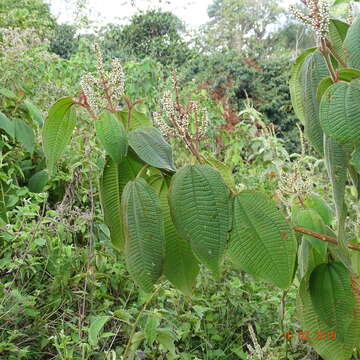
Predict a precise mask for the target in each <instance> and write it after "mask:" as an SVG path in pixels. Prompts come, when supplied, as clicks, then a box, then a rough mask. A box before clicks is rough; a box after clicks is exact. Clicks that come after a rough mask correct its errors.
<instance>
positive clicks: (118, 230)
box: [100, 153, 143, 251]
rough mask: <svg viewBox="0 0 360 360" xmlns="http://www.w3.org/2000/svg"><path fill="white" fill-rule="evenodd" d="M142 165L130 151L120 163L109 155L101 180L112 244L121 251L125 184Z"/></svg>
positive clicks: (103, 204)
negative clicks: (122, 200) (122, 201)
mask: <svg viewBox="0 0 360 360" xmlns="http://www.w3.org/2000/svg"><path fill="white" fill-rule="evenodd" d="M142 166H143V164H142V163H141V162H140V161H139V160H137V159H136V155H135V154H133V153H129V154H128V156H127V157H126V158H125V159H124V160H123V161H122V163H121V164H120V165H118V164H116V163H115V162H114V160H112V158H110V157H109V156H108V157H107V158H106V162H105V166H104V170H103V173H102V177H101V180H100V200H101V205H102V209H103V213H104V222H105V224H106V225H107V226H108V228H109V230H110V238H111V242H112V245H113V246H114V248H115V249H117V250H119V251H121V250H122V249H123V247H124V235H123V230H122V215H121V195H122V192H123V189H124V187H125V185H126V184H127V183H128V182H129V181H131V180H134V179H135V177H136V175H137V174H138V172H139V171H140V169H141V168H142Z"/></svg>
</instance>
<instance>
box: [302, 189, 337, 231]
mask: <svg viewBox="0 0 360 360" xmlns="http://www.w3.org/2000/svg"><path fill="white" fill-rule="evenodd" d="M304 204H305V206H306V207H307V208H310V209H314V210H315V211H316V212H317V213H318V214H319V215H320V216H321V217H322V219H323V221H324V224H325V225H331V223H332V219H333V215H332V209H331V207H330V206H329V205H328V203H327V202H326V201H325V200H324V199H323V198H322V197H321V196H320V195H318V194H315V193H311V194H309V195H308V196H307V197H306V199H305V200H304Z"/></svg>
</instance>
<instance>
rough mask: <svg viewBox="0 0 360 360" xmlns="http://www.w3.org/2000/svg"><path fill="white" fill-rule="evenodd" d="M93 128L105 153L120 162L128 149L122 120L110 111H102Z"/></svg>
mask: <svg viewBox="0 0 360 360" xmlns="http://www.w3.org/2000/svg"><path fill="white" fill-rule="evenodd" d="M95 128H96V134H97V136H98V137H99V140H100V143H101V145H102V146H103V147H104V149H105V151H106V152H107V154H108V155H110V156H111V158H112V159H113V160H114V161H115V162H116V163H117V164H120V163H121V162H122V161H123V159H124V158H125V156H126V154H127V151H128V140H127V136H126V132H125V128H124V125H123V124H122V122H121V121H120V120H119V119H118V118H117V117H116V116H115V115H114V114H113V113H111V112H110V111H104V112H103V113H102V114H101V115H100V119H99V120H97V121H96V123H95Z"/></svg>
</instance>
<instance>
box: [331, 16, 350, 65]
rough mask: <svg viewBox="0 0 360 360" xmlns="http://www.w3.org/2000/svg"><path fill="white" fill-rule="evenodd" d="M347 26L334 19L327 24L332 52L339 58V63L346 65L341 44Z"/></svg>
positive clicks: (344, 53)
mask: <svg viewBox="0 0 360 360" xmlns="http://www.w3.org/2000/svg"><path fill="white" fill-rule="evenodd" d="M348 29H349V25H348V24H346V23H344V22H342V21H340V20H336V19H331V20H330V24H329V38H330V42H331V46H332V50H333V52H334V53H335V55H336V56H337V58H340V60H341V62H343V63H346V52H345V50H344V46H343V42H344V40H345V37H346V34H347V31H348Z"/></svg>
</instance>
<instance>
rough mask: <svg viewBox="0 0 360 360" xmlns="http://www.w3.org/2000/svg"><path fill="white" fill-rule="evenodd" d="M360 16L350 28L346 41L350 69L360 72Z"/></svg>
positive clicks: (345, 47) (345, 46)
mask: <svg viewBox="0 0 360 360" xmlns="http://www.w3.org/2000/svg"><path fill="white" fill-rule="evenodd" d="M359 39H360V16H359V15H358V16H357V17H356V19H355V21H354V22H353V23H352V25H351V26H350V28H349V30H348V32H347V35H346V38H345V41H344V49H345V53H346V57H347V63H348V66H349V67H352V68H355V69H359V70H360V42H359Z"/></svg>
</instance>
